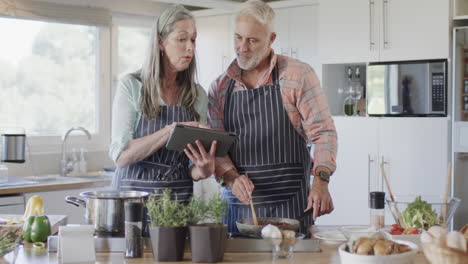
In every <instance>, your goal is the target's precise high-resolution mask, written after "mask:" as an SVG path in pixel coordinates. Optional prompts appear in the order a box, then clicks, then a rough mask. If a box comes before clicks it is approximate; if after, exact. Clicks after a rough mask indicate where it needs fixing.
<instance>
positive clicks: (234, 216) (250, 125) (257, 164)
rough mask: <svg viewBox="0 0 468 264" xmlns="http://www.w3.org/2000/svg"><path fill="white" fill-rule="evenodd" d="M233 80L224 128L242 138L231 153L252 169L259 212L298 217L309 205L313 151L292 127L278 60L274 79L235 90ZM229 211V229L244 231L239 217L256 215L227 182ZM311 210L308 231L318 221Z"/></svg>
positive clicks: (303, 226)
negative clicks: (283, 94) (284, 97)
mask: <svg viewBox="0 0 468 264" xmlns="http://www.w3.org/2000/svg"><path fill="white" fill-rule="evenodd" d="M234 84H235V80H233V79H231V81H230V83H229V87H228V91H227V94H226V103H225V106H224V128H225V130H226V131H229V132H235V133H236V135H237V137H236V140H235V143H234V144H233V146H232V147H231V149H230V151H229V156H230V158H231V160H232V161H233V162H234V165H235V166H236V168H237V169H238V171H239V173H240V174H248V177H249V179H250V180H251V181H252V182H253V184H254V186H255V189H254V192H253V194H252V198H253V203H254V205H255V213H256V215H257V217H281V218H297V217H299V216H300V215H301V214H302V212H303V211H304V210H305V208H306V207H307V198H308V194H309V176H310V174H309V172H310V165H311V163H310V155H309V152H308V150H307V144H306V141H305V140H304V138H303V137H302V136H301V135H300V134H299V133H297V131H296V130H295V129H294V127H293V126H292V124H291V122H290V119H289V117H288V114H287V112H286V111H285V110H284V105H283V99H282V96H281V90H280V85H279V80H278V65H276V66H275V68H274V70H273V84H272V85H268V86H262V87H259V88H256V89H249V90H243V91H235V92H233V91H232V90H233V88H234ZM222 196H223V199H224V200H226V201H228V203H229V206H228V213H227V215H226V217H224V219H223V221H224V223H225V224H227V225H228V228H229V232H230V233H232V234H236V233H238V232H239V231H238V229H237V227H236V221H237V220H238V219H241V218H251V217H252V214H251V211H250V207H249V206H247V205H244V204H242V203H241V202H240V201H239V200H238V199H237V198H236V197H235V196H234V195H233V194H232V191H231V188H229V187H224V188H223V190H222ZM312 223H313V222H312V217H311V216H310V215H309V216H308V217H306V218H305V219H304V221H303V222H302V224H301V227H300V232H301V233H304V234H307V227H308V226H310V225H311V224H312Z"/></svg>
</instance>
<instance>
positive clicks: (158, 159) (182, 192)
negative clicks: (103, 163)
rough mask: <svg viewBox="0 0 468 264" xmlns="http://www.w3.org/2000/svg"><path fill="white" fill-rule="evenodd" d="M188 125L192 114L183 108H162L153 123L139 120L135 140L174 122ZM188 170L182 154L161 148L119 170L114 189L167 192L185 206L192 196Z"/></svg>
mask: <svg viewBox="0 0 468 264" xmlns="http://www.w3.org/2000/svg"><path fill="white" fill-rule="evenodd" d="M188 121H195V116H194V115H193V113H192V111H190V110H189V109H187V108H186V107H183V106H176V105H164V106H161V107H160V112H159V116H158V117H157V118H155V119H146V118H145V116H144V115H142V116H141V119H140V121H139V122H138V126H137V129H136V131H135V133H134V138H140V137H144V136H147V135H150V134H152V133H154V132H156V131H158V130H160V129H162V128H164V127H165V126H166V125H170V124H172V123H173V122H188ZM188 166H189V159H188V158H187V156H186V155H185V153H183V152H178V151H173V150H168V149H166V148H165V147H163V148H161V149H160V150H158V151H156V152H155V153H153V154H152V155H151V156H149V157H147V158H145V159H144V160H142V161H139V162H136V163H133V164H130V165H128V166H126V167H123V168H118V169H117V170H116V172H115V176H114V179H115V182H114V183H113V187H114V188H115V189H118V190H134V191H144V192H149V193H152V192H156V193H157V194H158V196H159V195H161V194H162V191H163V190H164V189H166V188H168V189H170V190H171V193H172V198H173V199H175V198H177V200H178V201H181V202H188V201H189V200H190V198H191V197H192V194H193V181H192V177H191V176H190V171H189V168H188Z"/></svg>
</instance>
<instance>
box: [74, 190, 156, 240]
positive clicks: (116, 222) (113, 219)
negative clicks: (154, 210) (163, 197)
mask: <svg viewBox="0 0 468 264" xmlns="http://www.w3.org/2000/svg"><path fill="white" fill-rule="evenodd" d="M148 195H149V194H148V193H147V192H138V191H95V192H82V193H80V196H81V197H84V198H85V200H83V199H79V198H76V197H73V196H67V197H65V201H66V202H67V203H70V204H73V205H76V206H80V205H83V206H84V207H85V209H86V210H85V217H84V222H85V224H88V225H94V229H95V232H96V236H99V237H106V236H111V237H123V236H124V235H125V226H124V220H125V210H124V209H125V203H126V202H142V203H143V202H144V200H145V199H146V198H147V197H148Z"/></svg>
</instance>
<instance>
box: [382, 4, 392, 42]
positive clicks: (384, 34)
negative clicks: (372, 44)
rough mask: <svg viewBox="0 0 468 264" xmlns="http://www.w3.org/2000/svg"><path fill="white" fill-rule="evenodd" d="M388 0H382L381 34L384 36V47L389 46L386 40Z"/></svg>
mask: <svg viewBox="0 0 468 264" xmlns="http://www.w3.org/2000/svg"><path fill="white" fill-rule="evenodd" d="M389 1H390V0H383V23H384V26H383V31H384V33H383V36H384V49H388V48H390V43H389V40H388V5H389V3H388V2H389Z"/></svg>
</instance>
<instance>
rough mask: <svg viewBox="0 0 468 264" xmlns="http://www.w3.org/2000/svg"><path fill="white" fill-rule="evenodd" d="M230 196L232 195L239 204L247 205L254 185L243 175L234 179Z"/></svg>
mask: <svg viewBox="0 0 468 264" xmlns="http://www.w3.org/2000/svg"><path fill="white" fill-rule="evenodd" d="M231 188H232V194H234V195H235V196H236V197H237V199H239V201H240V202H241V203H244V204H247V205H248V204H249V201H250V196H251V195H252V192H253V190H254V184H253V183H252V181H251V180H250V179H249V178H248V177H247V176H246V175H244V174H242V175H240V176H238V177H237V178H235V179H234V182H233V184H232V187H231Z"/></svg>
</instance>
